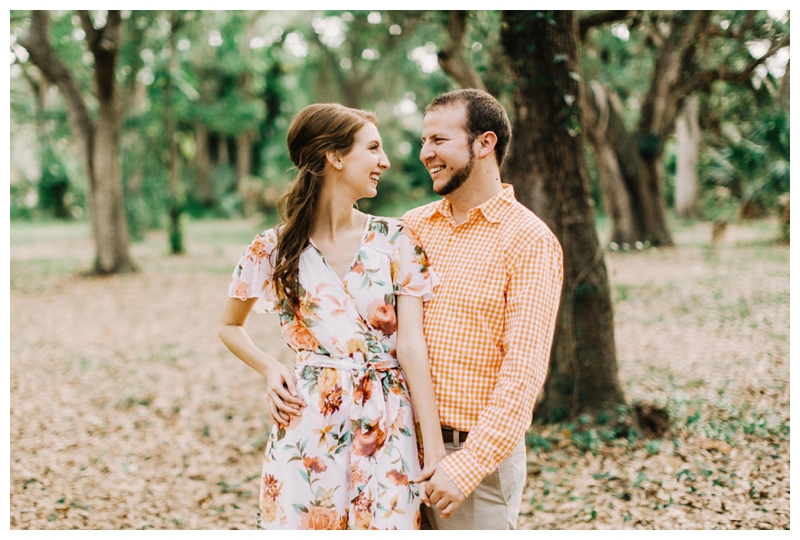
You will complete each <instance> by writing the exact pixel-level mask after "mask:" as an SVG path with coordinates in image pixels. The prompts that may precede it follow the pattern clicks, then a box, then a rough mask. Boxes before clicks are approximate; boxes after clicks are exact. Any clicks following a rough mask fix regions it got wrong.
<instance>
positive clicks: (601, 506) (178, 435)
mask: <svg viewBox="0 0 800 540" xmlns="http://www.w3.org/2000/svg"><path fill="white" fill-rule="evenodd" d="M672 226H673V234H674V237H675V240H676V244H677V247H675V248H670V249H649V250H645V251H641V252H625V253H623V252H611V251H607V252H606V255H605V261H606V265H607V267H608V270H609V277H610V281H611V288H612V296H613V300H614V307H615V332H616V345H617V351H618V363H619V377H620V382H621V384H622V387H623V390H624V393H625V397H626V399H627V400H628V401H629V402H631V403H635V402H639V401H646V402H650V403H654V404H656V405H659V406H662V407H665V408H666V410H667V411H668V412H669V414H670V417H671V431H670V433H669V435H668V436H667V437H665V438H663V439H648V438H646V437H644V436H640V437H634V436H629V437H627V438H616V437H615V435H614V432H613V431H612V430H611V429H607V428H606V427H605V426H604V425H600V424H598V423H597V422H591V423H586V422H585V420H586V419H578V420H576V421H574V422H570V423H564V424H559V425H549V426H543V425H534V426H533V427H532V428H531V429H530V431H529V433H528V437H527V439H528V441H529V442H530V449H529V454H528V457H529V465H528V473H529V474H528V483H527V487H526V489H525V495H524V500H523V507H522V513H521V516H520V527H521V528H525V529H585V528H592V529H601V528H614V529H626V528H630V529H733V528H743V529H758V528H770V529H772V528H774V529H785V528H788V527H789V425H790V422H789V386H790V385H789V247H788V246H787V245H781V244H776V243H774V241H773V239H774V238H775V236H776V235H777V230H778V228H777V224H776V223H775V222H773V221H759V222H751V223H744V224H738V225H733V226H730V227H729V228H728V231H727V233H726V236H725V237H724V239H723V241H722V242H721V244H719V245H718V246H716V247H713V248H712V247H711V246H709V241H710V237H711V231H710V224H708V223H701V222H697V223H689V224H683V223H680V222H674V223H673V224H672ZM259 230H260V225H259V223H257V222H256V221H252V220H250V221H244V220H243V221H236V222H222V221H196V222H190V223H188V224H187V228H186V231H187V242H186V243H187V254H186V255H183V256H178V257H170V256H167V255H166V254H165V252H166V249H167V247H166V246H167V241H166V238H165V235H164V234H163V233H161V234H157V233H154V234H152V235H150V236H148V237H147V239H146V240H145V241H144V242H141V243H137V244H135V245H134V246H133V247H132V253H133V256H134V258H135V260H136V262H137V264H138V265H139V266H140V268H141V272H139V273H136V274H131V275H123V276H115V277H105V278H87V277H83V276H82V274H81V273H82V272H83V271H84V270H86V269H87V268H88V267H89V266H90V262H91V260H92V256H93V251H92V250H93V244H92V242H91V239H90V236H89V228H88V225H86V224H80V223H78V224H68V225H64V224H26V223H12V226H11V246H10V255H11V261H10V270H11V280H10V305H11V325H10V331H11V334H10V335H11V343H10V350H11V366H10V391H11V411H10V430H9V431H10V489H11V493H10V528H11V529H75V528H77V529H119V528H126V529H127V528H132V529H151V528H152V529H251V528H253V525H254V519H255V509H256V506H257V503H258V496H257V494H258V490H259V476H260V471H261V453H262V451H263V449H264V445H265V442H266V435H267V432H268V427H269V420H268V415H267V412H266V408H265V405H264V385H263V383H262V382H261V381H260V380H259V377H258V375H257V374H256V373H255V372H253V371H252V370H250V368H248V367H247V366H245V365H244V364H243V363H242V362H240V361H238V360H237V359H236V358H235V357H234V356H233V355H232V354H231V353H229V352H228V351H227V350H226V349H225V347H224V346H223V345H222V343H221V342H220V341H219V339H218V338H217V335H216V325H217V321H218V320H219V316H220V313H221V311H222V308H223V305H224V303H225V301H226V290H227V285H228V279H229V275H230V273H231V271H232V269H233V266H234V265H235V263H236V261H237V260H238V258H239V256H240V255H241V252H242V251H243V249H244V247H245V246H246V245H247V243H248V242H249V240H250V239H251V237H252V236H253V234H254V233H255V232H258V231H259ZM246 328H247V330H248V332H249V333H250V335H251V336H252V337H253V339H254V341H255V343H256V344H257V345H259V346H260V347H262V348H263V349H264V350H266V351H267V352H269V353H271V354H273V355H275V356H277V357H279V358H281V359H282V360H283V361H286V362H291V360H292V358H291V356H290V355H289V354H288V349H287V348H286V347H285V346H284V344H283V341H282V338H281V336H280V333H279V327H278V321H277V318H275V317H271V316H256V315H254V316H251V317H250V318H249V319H248V321H247V324H246ZM608 425H610V424H608Z"/></svg>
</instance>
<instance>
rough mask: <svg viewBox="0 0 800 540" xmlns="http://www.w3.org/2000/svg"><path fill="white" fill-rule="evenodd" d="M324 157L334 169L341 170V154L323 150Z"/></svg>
mask: <svg viewBox="0 0 800 540" xmlns="http://www.w3.org/2000/svg"><path fill="white" fill-rule="evenodd" d="M325 159H327V160H328V163H330V164H331V165H333V168H334V169H336V170H342V156H341V155H340V154H339V152H335V151H333V150H329V151H328V152H325Z"/></svg>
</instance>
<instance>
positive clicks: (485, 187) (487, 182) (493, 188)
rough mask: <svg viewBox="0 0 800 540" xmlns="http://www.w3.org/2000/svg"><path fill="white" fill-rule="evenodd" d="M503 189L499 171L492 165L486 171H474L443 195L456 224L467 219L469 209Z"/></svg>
mask: <svg viewBox="0 0 800 540" xmlns="http://www.w3.org/2000/svg"><path fill="white" fill-rule="evenodd" d="M501 191H503V184H502V182H501V180H500V171H499V170H497V167H492V168H491V169H489V170H486V171H475V172H474V173H473V174H472V176H470V177H469V178H468V179H467V181H466V182H464V184H463V185H462V186H461V187H459V188H458V189H457V190H455V191H454V192H452V193H449V194H447V195H445V196H444V198H445V199H446V200H447V202H449V203H450V208H451V209H452V211H453V219H455V220H456V224H457V225H461V224H462V223H463V222H464V221H466V220H467V217H468V216H469V211H470V210H472V209H473V208H475V207H476V206H480V205H482V204H483V203H485V202H486V201H488V200H489V199H491V198H492V197H494V196H495V195H497V194H498V193H500V192H501Z"/></svg>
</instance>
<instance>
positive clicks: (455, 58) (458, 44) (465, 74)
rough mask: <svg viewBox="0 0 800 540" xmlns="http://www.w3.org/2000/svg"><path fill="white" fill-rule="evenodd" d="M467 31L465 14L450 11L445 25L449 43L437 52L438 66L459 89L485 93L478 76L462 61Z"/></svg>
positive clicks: (464, 12)
mask: <svg viewBox="0 0 800 540" xmlns="http://www.w3.org/2000/svg"><path fill="white" fill-rule="evenodd" d="M466 30H467V12H466V11H459V10H451V11H450V20H449V22H448V23H447V33H448V34H449V35H450V41H449V42H448V43H447V45H445V46H444V48H443V49H442V50H440V51H439V54H438V55H437V57H438V58H439V65H440V66H441V67H442V69H443V70H444V72H445V73H447V74H448V75H450V76H451V77H452V78H453V79H455V80H456V82H457V83H458V84H459V86H461V88H477V89H478V90H483V91H484V92H485V91H486V85H484V84H483V81H482V80H481V78H480V76H478V74H477V73H476V72H475V70H474V69H472V66H470V65H469V64H468V63H467V61H466V60H465V59H464V34H466Z"/></svg>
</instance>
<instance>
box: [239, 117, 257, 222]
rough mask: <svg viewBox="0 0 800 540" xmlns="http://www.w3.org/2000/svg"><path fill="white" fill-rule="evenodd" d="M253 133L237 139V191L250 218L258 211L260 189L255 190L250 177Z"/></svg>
mask: <svg viewBox="0 0 800 540" xmlns="http://www.w3.org/2000/svg"><path fill="white" fill-rule="evenodd" d="M253 138H254V137H253V132H252V131H250V130H247V131H245V132H243V133H240V134H239V136H238V137H236V190H237V191H238V192H239V195H241V196H242V201H243V202H244V209H243V211H244V215H246V216H249V215H251V214H252V213H253V212H255V211H256V205H257V204H258V192H259V190H258V188H257V186H256V189H253V187H254V186H253V184H254V183H256V182H253V181H252V180H251V177H250V163H251V161H252V159H253Z"/></svg>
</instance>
